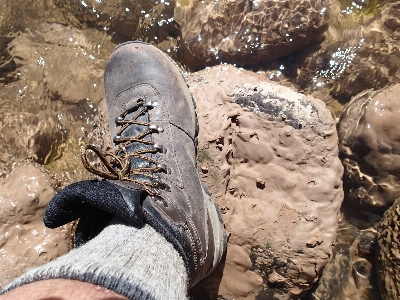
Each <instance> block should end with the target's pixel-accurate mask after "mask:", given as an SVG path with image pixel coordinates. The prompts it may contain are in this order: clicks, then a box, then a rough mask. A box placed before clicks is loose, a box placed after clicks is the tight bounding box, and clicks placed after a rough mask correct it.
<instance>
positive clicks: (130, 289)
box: [2, 220, 187, 300]
mask: <svg viewBox="0 0 400 300" xmlns="http://www.w3.org/2000/svg"><path fill="white" fill-rule="evenodd" d="M55 278H65V279H74V280H80V281H85V282H89V283H93V284H97V285H100V286H102V287H105V288H107V289H110V290H112V291H115V292H116V293H118V294H121V295H123V296H125V297H127V298H128V299H133V298H134V299H135V300H145V299H146V300H147V299H157V300H158V299H174V300H180V299H187V296H186V292H187V273H186V268H185V265H184V262H183V260H182V258H181V257H180V255H179V254H178V252H177V251H176V250H175V249H174V247H173V246H172V244H170V243H169V242H167V241H166V240H165V238H164V237H163V236H162V235H160V234H159V233H158V232H156V231H155V230H154V229H153V228H152V227H151V226H149V225H145V226H144V227H143V228H141V229H137V228H135V227H130V226H126V225H124V224H123V223H122V222H120V221H117V220H115V221H113V222H111V223H110V224H109V225H108V226H107V227H106V228H105V229H104V230H103V231H102V232H101V233H100V234H99V235H98V236H96V237H95V238H93V239H92V240H90V241H89V242H87V243H86V244H84V245H82V246H81V247H78V248H76V249H73V250H71V251H70V252H69V253H67V254H66V255H64V256H61V257H59V258H57V259H55V260H54V261H51V262H49V263H47V264H45V265H43V266H40V267H37V268H34V269H32V270H30V271H28V272H27V273H25V274H24V275H22V276H21V277H19V278H17V279H16V280H15V281H13V282H12V283H11V284H9V285H8V286H6V287H5V289H4V290H3V291H2V293H5V292H7V291H10V290H12V289H15V288H17V287H18V286H21V285H23V284H27V283H31V282H35V281H39V280H46V279H55Z"/></svg>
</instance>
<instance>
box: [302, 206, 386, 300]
mask: <svg viewBox="0 0 400 300" xmlns="http://www.w3.org/2000/svg"><path fill="white" fill-rule="evenodd" d="M357 223H358V224H357ZM368 223H369V224H368ZM354 224H355V225H358V226H360V225H361V224H362V225H363V226H360V227H364V229H359V228H357V226H355V225H354ZM367 224H368V225H371V222H368V221H367V220H366V218H365V216H363V215H362V214H361V213H359V212H357V211H356V212H355V210H354V207H351V206H347V205H343V206H342V207H341V218H340V222H339V229H338V233H337V235H338V236H337V239H336V241H335V246H334V249H333V256H332V259H331V260H330V261H329V262H328V263H327V265H326V266H325V267H324V269H323V271H322V276H321V278H320V279H319V280H318V282H317V283H316V284H315V285H314V286H313V288H312V289H311V291H310V292H309V293H308V295H307V297H305V298H304V299H306V300H315V299H324V300H336V299H340V300H354V299H360V300H361V299H363V300H367V299H370V300H379V299H380V292H379V289H378V285H377V278H376V268H375V256H376V253H377V249H378V246H377V239H376V235H377V234H376V230H374V229H373V228H368V226H367ZM365 227H366V228H365Z"/></svg>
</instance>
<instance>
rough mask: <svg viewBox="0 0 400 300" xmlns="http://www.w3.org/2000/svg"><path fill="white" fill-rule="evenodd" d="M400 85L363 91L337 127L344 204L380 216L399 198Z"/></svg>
mask: <svg viewBox="0 0 400 300" xmlns="http://www.w3.org/2000/svg"><path fill="white" fill-rule="evenodd" d="M399 94H400V84H396V85H391V86H388V87H386V88H384V89H382V90H380V91H376V92H374V91H372V90H367V91H365V92H362V93H360V94H358V95H357V96H355V97H353V98H352V100H351V101H350V102H349V103H348V104H347V105H346V106H345V108H344V111H343V114H342V116H341V118H340V122H339V124H338V135H339V140H340V144H339V149H340V155H341V157H342V161H343V165H344V170H345V172H344V177H343V181H344V188H345V193H346V200H347V201H349V202H350V203H351V204H352V205H354V206H356V207H359V208H362V209H364V210H370V211H375V212H383V211H384V210H385V209H387V208H388V207H390V206H391V205H392V204H393V202H394V201H395V200H396V199H397V198H398V197H400V186H399V184H398V182H399V180H400V123H399V122H398V120H399V117H400V101H399Z"/></svg>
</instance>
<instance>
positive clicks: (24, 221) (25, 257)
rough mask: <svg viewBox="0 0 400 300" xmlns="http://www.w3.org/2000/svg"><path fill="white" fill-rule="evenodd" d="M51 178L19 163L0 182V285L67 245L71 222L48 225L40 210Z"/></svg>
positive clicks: (47, 198) (51, 191)
mask: <svg viewBox="0 0 400 300" xmlns="http://www.w3.org/2000/svg"><path fill="white" fill-rule="evenodd" d="M54 184H55V183H54V181H53V180H51V178H50V177H49V176H48V174H47V173H45V172H43V171H41V170H40V169H39V168H38V167H36V166H34V165H33V164H28V163H25V164H21V165H19V166H17V167H16V168H15V170H14V171H13V172H12V174H10V175H9V177H8V178H7V179H6V180H5V181H3V182H2V183H1V184H0V219H1V224H0V265H1V270H2V271H1V273H0V289H1V288H2V287H4V286H5V285H6V284H7V283H9V282H10V281H11V280H12V279H14V278H15V277H17V276H19V275H21V274H23V273H24V272H25V271H26V270H27V269H30V268H32V267H35V266H39V265H42V264H44V263H46V262H48V261H50V260H52V259H54V258H56V257H58V256H60V255H62V254H64V253H66V252H68V251H69V249H70V248H71V226H70V225H69V226H63V227H60V228H57V229H48V228H46V227H45V226H44V224H43V215H44V210H45V208H46V206H47V204H48V203H49V201H50V199H51V198H52V197H53V196H54V194H55V190H54V188H53V185H54Z"/></svg>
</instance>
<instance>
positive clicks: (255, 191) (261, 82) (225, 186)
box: [187, 65, 343, 299]
mask: <svg viewBox="0 0 400 300" xmlns="http://www.w3.org/2000/svg"><path fill="white" fill-rule="evenodd" d="M187 78H188V84H189V87H190V90H191V92H192V93H193V95H194V99H195V101H196V104H197V112H198V117H199V124H200V132H199V147H198V161H199V165H200V166H202V167H203V168H204V167H206V168H207V170H208V172H207V173H204V172H201V170H199V172H200V173H201V176H202V178H203V180H204V181H205V183H206V185H207V187H208V188H209V189H210V191H211V192H212V194H213V197H214V198H215V199H216V201H217V203H218V205H219V207H220V208H221V211H222V212H223V217H224V220H225V224H226V229H227V231H228V232H229V234H230V238H229V244H228V252H227V255H226V260H225V270H224V269H223V268H221V269H219V270H217V271H216V272H214V274H213V275H212V276H211V277H210V278H207V279H206V280H205V281H204V282H203V283H202V286H199V287H197V289H199V290H201V292H200V291H196V292H197V295H202V296H201V299H209V298H210V299H215V297H213V296H210V295H214V296H215V295H220V296H221V297H223V298H226V299H299V298H301V297H302V296H304V294H305V293H306V291H307V290H309V289H310V288H311V286H312V285H313V283H314V282H315V281H316V280H317V279H318V277H319V275H320V272H321V270H322V268H323V267H324V266H325V264H326V263H327V262H328V261H329V259H330V258H331V256H332V244H333V243H334V240H335V237H336V229H337V224H338V218H337V212H338V210H339V207H340V205H341V202H342V199H343V191H342V183H341V175H342V170H343V168H342V165H341V163H340V160H339V158H338V148H337V135H336V128H335V123H334V121H333V119H332V116H331V113H330V112H329V110H327V109H326V106H325V105H324V104H323V103H322V102H321V101H319V100H316V99H314V98H311V97H306V96H304V95H301V94H297V93H296V92H294V91H292V90H291V89H289V88H286V87H282V86H279V85H277V84H275V83H272V82H269V81H267V80H266V78H265V77H264V76H263V75H260V74H255V73H252V72H249V71H243V70H239V69H237V68H234V67H232V66H229V65H222V66H218V67H213V68H208V69H206V70H203V71H200V72H198V73H192V74H188V75H187ZM219 282H220V283H219ZM202 293H203V294H202ZM204 293H206V295H204Z"/></svg>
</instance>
